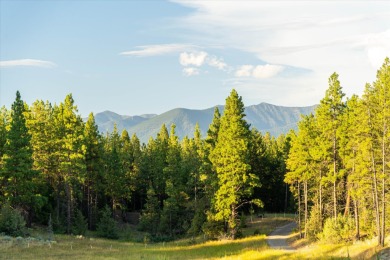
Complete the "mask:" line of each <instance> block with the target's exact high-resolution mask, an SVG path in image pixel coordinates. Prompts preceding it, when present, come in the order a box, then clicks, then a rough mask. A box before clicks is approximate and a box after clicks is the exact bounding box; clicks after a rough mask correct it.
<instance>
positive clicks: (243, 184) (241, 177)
mask: <svg viewBox="0 0 390 260" xmlns="http://www.w3.org/2000/svg"><path fill="white" fill-rule="evenodd" d="M244 117H245V114H244V104H243V102H242V98H241V97H239V96H238V93H237V92H236V91H235V90H232V92H231V93H230V96H229V97H228V98H227V99H226V105H225V111H224V114H223V116H222V117H221V125H220V130H219V132H218V140H217V143H216V146H215V149H214V150H212V151H211V154H210V160H211V162H212V164H213V166H214V167H215V169H216V172H217V176H218V190H217V192H216V194H215V204H214V207H215V210H216V214H215V216H214V217H215V219H216V220H223V221H225V222H227V224H228V232H229V235H230V236H231V237H232V238H233V239H234V238H235V237H236V234H237V231H238V228H239V226H238V210H239V209H240V207H241V206H242V205H243V204H245V203H248V201H246V200H245V199H246V198H248V197H249V196H250V195H251V193H252V190H253V187H255V186H257V185H258V180H257V178H256V177H255V176H254V175H253V174H251V173H250V170H251V169H250V164H249V151H250V150H249V142H250V130H249V125H248V123H247V122H246V121H245V120H244Z"/></svg>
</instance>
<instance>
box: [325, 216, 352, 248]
mask: <svg viewBox="0 0 390 260" xmlns="http://www.w3.org/2000/svg"><path fill="white" fill-rule="evenodd" d="M353 237H354V222H353V219H352V218H350V217H348V216H343V215H341V214H340V215H338V217H337V219H333V218H328V219H326V221H325V224H324V229H323V231H322V233H320V234H319V238H320V239H321V240H323V241H327V242H330V243H340V242H347V241H351V240H352V239H353Z"/></svg>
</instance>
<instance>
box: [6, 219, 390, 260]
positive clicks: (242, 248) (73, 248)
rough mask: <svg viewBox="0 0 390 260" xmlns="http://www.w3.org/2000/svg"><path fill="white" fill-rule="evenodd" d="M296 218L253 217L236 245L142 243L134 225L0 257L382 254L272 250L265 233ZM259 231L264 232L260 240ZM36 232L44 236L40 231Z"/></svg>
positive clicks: (316, 248)
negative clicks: (110, 235)
mask: <svg viewBox="0 0 390 260" xmlns="http://www.w3.org/2000/svg"><path fill="white" fill-rule="evenodd" d="M292 217H293V216H284V215H276V216H275V215H266V217H265V218H264V219H260V218H253V219H252V221H251V219H250V217H248V218H247V222H248V224H247V227H246V228H245V229H244V230H243V233H244V234H245V235H246V236H247V237H245V238H242V239H238V240H234V241H232V240H223V241H205V240H204V238H203V237H198V238H195V239H194V240H192V239H181V240H178V241H174V242H169V243H155V244H153V243H151V244H144V243H142V242H130V241H129V240H132V241H140V240H141V241H142V237H143V235H144V233H141V232H137V231H136V230H134V228H133V227H127V229H122V230H125V231H124V232H122V233H123V234H122V236H121V239H120V240H106V239H99V238H93V237H86V238H83V239H78V238H76V237H75V236H67V235H55V240H56V241H57V242H56V243H53V244H48V243H47V242H46V243H43V242H42V241H30V242H29V243H26V240H24V241H22V242H20V241H19V243H17V242H16V241H15V239H14V241H13V242H12V243H10V242H9V241H2V240H0V259H30V260H31V259H74V260H76V259H180V260H184V259H243V260H245V259H346V257H347V256H348V254H349V255H350V256H351V257H352V258H353V259H370V257H372V255H373V254H375V251H376V252H378V251H379V250H380V249H378V248H376V247H375V241H366V242H358V243H356V244H354V245H348V246H347V245H327V244H321V243H315V244H310V245H305V246H304V247H303V248H301V249H300V250H299V251H296V252H287V251H283V250H272V249H270V248H269V247H268V246H267V243H266V235H265V234H269V233H270V232H271V231H272V230H273V229H274V228H275V227H276V226H280V225H284V224H285V223H286V222H288V221H291V218H292ZM256 229H257V230H258V232H260V233H261V234H260V235H256V236H254V235H253V232H254V231H255V230H256ZM35 232H36V233H35V234H39V231H35ZM129 233H131V234H129ZM35 234H34V235H35ZM89 235H93V233H90V234H89ZM42 237H44V236H42ZM389 242H390V241H387V243H388V244H389ZM296 244H298V242H297V243H296Z"/></svg>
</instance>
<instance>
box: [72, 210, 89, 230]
mask: <svg viewBox="0 0 390 260" xmlns="http://www.w3.org/2000/svg"><path fill="white" fill-rule="evenodd" d="M87 229H88V222H87V220H86V219H85V217H84V216H83V213H82V212H81V211H80V210H76V212H75V216H74V219H73V226H72V233H73V235H83V236H85V233H86V232H87Z"/></svg>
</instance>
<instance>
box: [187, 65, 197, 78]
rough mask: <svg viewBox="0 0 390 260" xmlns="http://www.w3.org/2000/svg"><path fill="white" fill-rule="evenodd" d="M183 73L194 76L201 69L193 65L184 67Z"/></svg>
mask: <svg viewBox="0 0 390 260" xmlns="http://www.w3.org/2000/svg"><path fill="white" fill-rule="evenodd" d="M183 74H184V75H185V76H187V77H189V76H194V75H199V69H198V68H193V67H189V68H184V69H183Z"/></svg>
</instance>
